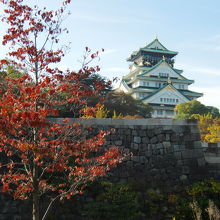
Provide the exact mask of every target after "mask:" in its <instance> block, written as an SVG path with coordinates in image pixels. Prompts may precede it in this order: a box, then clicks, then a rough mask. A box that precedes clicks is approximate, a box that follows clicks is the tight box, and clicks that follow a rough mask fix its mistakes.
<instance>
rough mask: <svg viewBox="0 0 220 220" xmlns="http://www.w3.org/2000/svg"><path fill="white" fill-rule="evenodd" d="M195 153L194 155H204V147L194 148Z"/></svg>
mask: <svg viewBox="0 0 220 220" xmlns="http://www.w3.org/2000/svg"><path fill="white" fill-rule="evenodd" d="M193 153H194V157H197V158H198V157H204V152H203V150H202V148H197V149H194V150H193Z"/></svg>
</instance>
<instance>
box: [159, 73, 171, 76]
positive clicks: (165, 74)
mask: <svg viewBox="0 0 220 220" xmlns="http://www.w3.org/2000/svg"><path fill="white" fill-rule="evenodd" d="M159 76H160V77H169V74H168V73H159Z"/></svg>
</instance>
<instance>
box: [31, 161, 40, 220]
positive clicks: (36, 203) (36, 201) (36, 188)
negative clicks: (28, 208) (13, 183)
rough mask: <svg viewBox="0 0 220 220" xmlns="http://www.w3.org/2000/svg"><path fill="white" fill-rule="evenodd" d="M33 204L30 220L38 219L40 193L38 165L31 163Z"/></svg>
mask: <svg viewBox="0 0 220 220" xmlns="http://www.w3.org/2000/svg"><path fill="white" fill-rule="evenodd" d="M33 187H34V191H33V194H32V195H33V206H32V220H40V195H39V184H38V167H37V165H36V164H35V163H34V165H33Z"/></svg>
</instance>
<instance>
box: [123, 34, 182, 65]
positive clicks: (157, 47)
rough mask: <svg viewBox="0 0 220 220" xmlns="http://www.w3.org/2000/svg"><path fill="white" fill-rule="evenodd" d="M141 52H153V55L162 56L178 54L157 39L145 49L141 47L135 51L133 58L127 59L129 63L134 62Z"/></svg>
mask: <svg viewBox="0 0 220 220" xmlns="http://www.w3.org/2000/svg"><path fill="white" fill-rule="evenodd" d="M140 51H145V52H152V53H162V54H170V55H172V57H173V56H176V55H177V54H178V52H176V51H171V50H168V49H167V48H166V47H164V46H163V44H161V43H160V41H159V40H158V39H157V38H156V39H155V40H153V41H152V42H151V43H149V44H147V45H146V46H145V47H141V48H140V49H139V50H138V51H134V52H133V53H132V54H131V56H130V57H129V58H128V59H127V61H133V60H134V59H136V58H137V57H138V56H139V55H140V54H141V53H140Z"/></svg>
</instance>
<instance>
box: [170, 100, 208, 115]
mask: <svg viewBox="0 0 220 220" xmlns="http://www.w3.org/2000/svg"><path fill="white" fill-rule="evenodd" d="M174 111H175V112H176V113H177V115H176V118H181V119H191V118H193V117H192V115H193V114H200V115H204V114H207V113H208V109H207V108H206V106H205V105H203V104H201V103H200V102H199V101H196V100H192V101H189V102H185V103H180V104H178V105H176V107H175V109H174Z"/></svg>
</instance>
